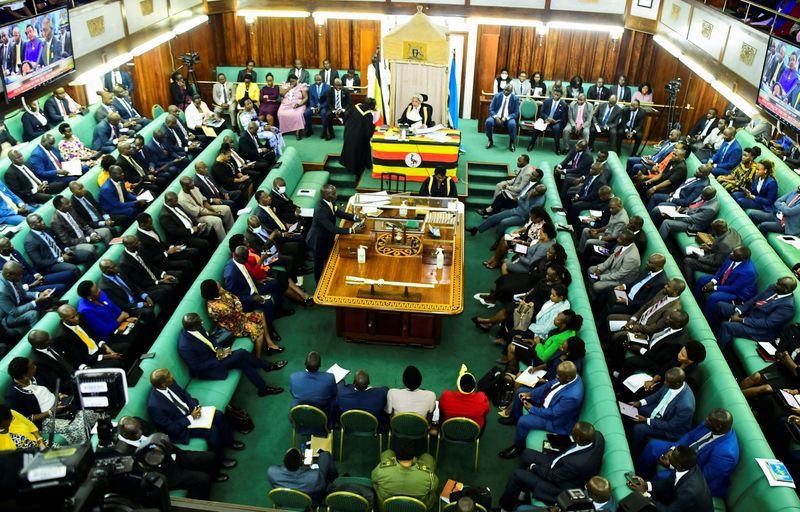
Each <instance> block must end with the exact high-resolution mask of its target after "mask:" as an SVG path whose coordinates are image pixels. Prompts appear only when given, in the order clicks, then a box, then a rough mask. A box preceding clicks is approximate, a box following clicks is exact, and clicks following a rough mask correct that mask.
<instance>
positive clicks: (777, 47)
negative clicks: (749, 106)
mask: <svg viewBox="0 0 800 512" xmlns="http://www.w3.org/2000/svg"><path fill="white" fill-rule="evenodd" d="M767 48H769V50H768V51H767V56H766V58H765V59H764V66H763V68H762V70H761V84H760V86H759V88H758V100H757V103H758V105H759V106H760V107H761V108H763V109H764V110H766V111H767V112H769V113H770V114H772V115H773V116H775V117H776V118H777V119H778V120H779V121H782V122H784V123H786V124H788V125H789V126H791V127H792V128H794V129H795V130H797V131H800V74H799V73H798V63H800V47H798V46H795V45H793V44H790V43H787V42H786V41H783V40H782V39H778V38H776V37H770V39H769V46H768V47H767Z"/></svg>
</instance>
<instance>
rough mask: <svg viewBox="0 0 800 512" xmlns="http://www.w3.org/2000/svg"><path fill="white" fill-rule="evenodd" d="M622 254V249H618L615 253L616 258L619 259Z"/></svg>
mask: <svg viewBox="0 0 800 512" xmlns="http://www.w3.org/2000/svg"><path fill="white" fill-rule="evenodd" d="M620 254H622V247H618V248H617V250H616V251H614V257H615V258H619V255H620Z"/></svg>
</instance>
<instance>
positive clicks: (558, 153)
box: [556, 148, 564, 155]
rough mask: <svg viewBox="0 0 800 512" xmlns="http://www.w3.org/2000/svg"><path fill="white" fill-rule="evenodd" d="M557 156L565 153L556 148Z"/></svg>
mask: <svg viewBox="0 0 800 512" xmlns="http://www.w3.org/2000/svg"><path fill="white" fill-rule="evenodd" d="M556 154H557V155H563V154H564V152H563V151H561V150H560V149H559V148H556Z"/></svg>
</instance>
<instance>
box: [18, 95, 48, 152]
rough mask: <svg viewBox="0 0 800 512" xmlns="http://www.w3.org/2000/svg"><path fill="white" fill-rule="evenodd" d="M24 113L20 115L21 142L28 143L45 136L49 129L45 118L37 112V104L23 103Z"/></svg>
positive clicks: (35, 102) (34, 102)
mask: <svg viewBox="0 0 800 512" xmlns="http://www.w3.org/2000/svg"><path fill="white" fill-rule="evenodd" d="M23 108H24V109H25V113H23V114H22V140H23V141H25V142H30V141H32V140H34V139H36V138H37V137H40V136H42V135H44V134H45V132H46V131H47V129H48V128H49V124H48V122H47V117H45V115H44V114H42V113H41V112H39V102H38V101H31V102H27V103H23Z"/></svg>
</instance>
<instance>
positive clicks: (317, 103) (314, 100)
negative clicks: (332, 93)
mask: <svg viewBox="0 0 800 512" xmlns="http://www.w3.org/2000/svg"><path fill="white" fill-rule="evenodd" d="M330 88H331V87H330V86H329V85H328V84H326V83H323V82H322V76H320V75H314V83H313V84H311V85H309V86H308V105H307V108H306V110H305V112H303V119H304V120H305V124H306V131H305V136H306V137H311V136H312V135H314V125H313V124H312V122H311V118H312V116H315V115H318V116H319V117H320V119H322V135H320V138H321V139H324V138H325V134H326V133H327V132H328V110H329V108H330V107H329V105H328V91H329V90H330Z"/></svg>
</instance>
